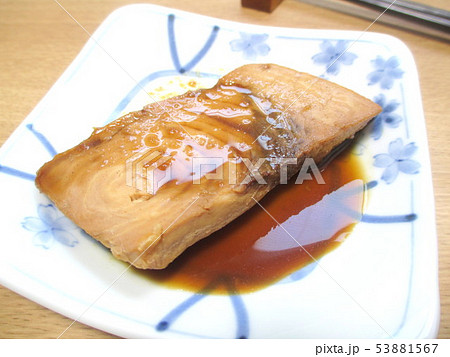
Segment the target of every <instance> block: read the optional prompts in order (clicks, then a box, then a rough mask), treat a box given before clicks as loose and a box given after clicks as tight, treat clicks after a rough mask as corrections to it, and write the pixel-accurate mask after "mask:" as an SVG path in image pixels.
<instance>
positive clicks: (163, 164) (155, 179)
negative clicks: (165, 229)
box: [126, 150, 325, 195]
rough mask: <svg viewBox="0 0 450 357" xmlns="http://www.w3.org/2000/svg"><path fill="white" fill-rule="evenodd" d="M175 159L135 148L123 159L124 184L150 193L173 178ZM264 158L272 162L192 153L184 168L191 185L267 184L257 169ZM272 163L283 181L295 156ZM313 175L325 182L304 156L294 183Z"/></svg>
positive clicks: (285, 181)
mask: <svg viewBox="0 0 450 357" xmlns="http://www.w3.org/2000/svg"><path fill="white" fill-rule="evenodd" d="M175 160H176V158H175V157H173V156H171V155H168V154H166V153H162V152H160V151H157V150H156V151H155V150H146V151H142V152H138V153H137V154H135V155H133V156H132V157H131V158H129V159H128V160H127V161H126V184H127V185H128V186H130V187H134V188H135V189H137V190H139V191H143V192H146V193H149V194H152V195H154V194H155V193H156V191H157V190H158V189H159V188H160V187H161V186H163V185H164V184H165V183H167V182H169V181H171V180H172V179H173V178H174V177H173V175H172V173H173V172H172V169H173V161H175ZM266 162H269V163H270V162H273V159H271V158H259V159H258V160H257V161H256V162H252V161H251V160H250V159H247V158H239V159H227V160H226V161H225V160H224V158H222V157H192V160H191V161H190V162H189V164H188V165H191V167H190V168H188V172H190V175H189V178H188V180H190V181H192V184H194V185H198V184H200V183H201V181H202V179H203V180H204V179H206V180H222V181H224V182H227V183H228V184H230V185H246V184H248V183H250V182H252V181H256V182H257V183H258V184H260V185H267V182H266V180H265V179H264V177H263V175H261V172H260V170H261V168H262V167H263V165H264V164H265V163H266ZM225 163H227V164H228V170H226V173H225V172H224V171H225V170H224V169H223V168H224V164H225ZM184 164H186V163H184ZM242 164H243V165H242ZM276 164H277V167H278V170H277V171H278V172H279V179H280V184H287V182H288V179H289V178H288V166H289V165H297V159H296V158H281V159H277V160H276ZM240 170H245V171H246V172H245V171H244V175H242V171H241V172H240V173H241V174H240V175H238V171H240ZM225 176H227V177H225ZM238 176H239V177H241V179H240V180H238ZM313 176H314V178H313ZM242 177H243V178H242ZM313 179H315V180H316V181H317V182H318V183H319V184H324V183H325V182H324V180H323V177H322V175H321V173H320V170H319V168H318V167H317V165H316V163H315V162H314V160H313V159H311V158H307V159H305V160H304V161H303V163H302V166H301V168H300V171H299V173H298V175H297V178H296V181H295V183H296V184H301V183H303V181H307V180H313Z"/></svg>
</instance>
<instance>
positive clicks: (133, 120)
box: [36, 64, 381, 269]
mask: <svg viewBox="0 0 450 357" xmlns="http://www.w3.org/2000/svg"><path fill="white" fill-rule="evenodd" d="M380 111H381V108H380V107H379V106H378V105H377V104H375V103H373V102H372V101H371V100H369V99H367V98H364V97H363V96H361V95H359V94H357V93H355V92H353V91H351V90H349V89H346V88H343V87H341V86H339V85H337V84H335V83H332V82H329V81H327V80H324V79H322V78H318V77H315V76H312V75H310V74H307V73H301V72H297V71H295V70H293V69H289V68H286V67H282V66H278V65H275V64H249V65H244V66H242V67H239V68H237V69H235V70H234V71H232V72H230V73H228V74H227V75H225V76H224V77H222V78H221V79H219V81H218V82H217V84H216V85H215V86H214V87H212V88H210V89H199V90H194V91H188V92H186V93H185V94H182V95H179V96H176V97H172V98H169V99H165V100H162V101H160V102H156V103H151V104H149V105H147V106H145V107H144V108H143V109H142V110H139V111H136V112H132V113H129V114H126V115H124V116H122V117H121V118H119V119H117V120H115V121H113V122H112V123H110V124H108V125H106V126H104V127H102V128H95V129H94V131H93V133H92V135H91V136H90V137H89V138H88V139H86V140H84V141H83V142H81V143H80V144H79V145H77V146H75V147H73V148H72V149H69V150H67V151H65V152H63V153H60V154H58V155H56V156H55V157H54V158H53V160H51V161H50V162H48V163H46V164H44V165H43V166H42V167H41V168H40V169H39V171H38V173H37V177H36V185H37V187H38V188H39V190H40V191H41V192H42V193H44V194H46V195H47V196H48V197H49V198H50V199H51V200H52V201H53V202H54V203H55V205H56V206H57V207H58V208H59V209H60V210H61V212H63V213H64V214H65V215H66V216H67V217H69V218H70V219H71V220H72V221H73V222H74V223H76V224H77V225H78V226H79V227H81V228H82V229H83V230H85V231H86V232H87V233H88V234H89V235H91V236H92V237H93V238H95V239H96V240H98V241H100V242H101V243H102V244H103V245H105V246H107V247H109V248H110V249H111V252H112V254H113V255H114V256H115V257H117V258H118V259H121V260H123V261H126V262H128V263H130V264H132V265H133V266H135V267H138V268H142V269H163V268H165V267H167V266H168V265H169V264H170V263H171V262H172V261H173V260H174V259H175V258H176V257H178V256H179V255H180V254H181V253H182V252H183V251H184V250H186V249H187V248H188V247H189V246H191V245H193V244H194V243H196V242H198V241H199V240H201V239H203V238H205V237H207V236H208V235H210V234H211V233H213V232H215V231H217V230H219V229H220V228H222V227H224V226H225V225H226V224H228V223H229V222H231V221H232V220H234V219H235V218H237V217H238V216H240V215H241V214H242V213H244V212H245V211H247V210H248V209H250V208H251V207H252V206H254V205H255V203H256V202H257V201H259V200H260V199H262V198H263V197H264V195H265V194H266V193H267V192H269V191H270V190H271V189H272V188H273V187H275V186H276V185H277V184H278V183H279V182H280V180H282V179H283V178H284V179H286V178H289V177H291V176H292V175H294V174H295V173H296V172H298V171H299V170H300V168H301V165H302V163H303V162H304V161H305V160H306V159H312V160H314V162H316V163H319V162H320V161H321V160H322V159H323V158H324V157H326V156H327V154H329V153H330V152H331V151H332V149H333V148H334V147H336V146H337V145H339V144H340V143H342V142H343V141H344V140H346V139H349V138H352V137H353V136H354V135H355V133H356V132H358V131H359V130H361V129H362V128H363V127H364V126H365V125H366V124H367V123H368V122H369V121H370V119H371V118H373V117H374V116H376V115H377V114H379V113H380Z"/></svg>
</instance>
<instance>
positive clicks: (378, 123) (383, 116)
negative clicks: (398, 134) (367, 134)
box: [371, 94, 402, 140]
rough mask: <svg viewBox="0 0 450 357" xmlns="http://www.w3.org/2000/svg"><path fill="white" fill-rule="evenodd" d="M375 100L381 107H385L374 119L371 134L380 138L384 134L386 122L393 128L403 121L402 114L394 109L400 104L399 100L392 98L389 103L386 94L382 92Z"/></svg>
mask: <svg viewBox="0 0 450 357" xmlns="http://www.w3.org/2000/svg"><path fill="white" fill-rule="evenodd" d="M374 101H375V103H377V104H378V105H379V106H380V107H381V108H383V111H382V112H381V113H380V114H378V115H377V116H376V117H375V119H374V120H373V121H372V128H371V131H372V134H371V135H372V137H373V138H374V139H375V140H378V139H379V138H381V135H382V134H383V125H384V124H386V125H387V126H389V127H391V128H397V127H398V125H399V124H400V122H401V121H402V118H401V117H400V115H398V114H395V113H394V111H395V110H396V109H397V108H398V106H399V105H400V104H399V103H398V102H396V101H394V100H391V101H390V102H389V103H387V101H386V97H385V96H384V94H380V95H378V96H377V97H375V99H374Z"/></svg>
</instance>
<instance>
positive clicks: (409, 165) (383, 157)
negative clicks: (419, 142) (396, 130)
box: [373, 138, 420, 184]
mask: <svg viewBox="0 0 450 357" xmlns="http://www.w3.org/2000/svg"><path fill="white" fill-rule="evenodd" d="M388 151H389V153H388V154H378V155H375V156H374V159H375V161H374V163H373V165H374V166H376V167H381V168H384V171H383V174H382V175H381V179H382V180H383V181H385V182H386V183H387V184H391V183H392V182H394V181H395V179H396V178H397V176H398V173H399V171H400V172H403V173H405V174H408V175H413V174H417V173H418V172H419V168H420V164H419V163H418V162H417V161H415V160H412V159H410V157H411V156H412V155H414V153H415V152H416V151H417V146H416V144H414V143H409V144H407V145H403V141H402V139H400V138H398V139H396V140H394V141H391V142H390V144H389V150H388Z"/></svg>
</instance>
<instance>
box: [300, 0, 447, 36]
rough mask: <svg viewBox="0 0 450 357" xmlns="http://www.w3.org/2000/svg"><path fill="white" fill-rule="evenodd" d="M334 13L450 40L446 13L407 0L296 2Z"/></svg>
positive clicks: (316, 0)
mask: <svg viewBox="0 0 450 357" xmlns="http://www.w3.org/2000/svg"><path fill="white" fill-rule="evenodd" d="M300 1H302V2H304V3H307V4H311V5H317V6H321V7H324V8H328V9H331V10H335V11H338V12H342V13H346V14H350V15H354V16H357V17H360V18H364V19H368V20H372V21H374V20H375V19H377V18H378V17H379V15H380V14H381V13H382V12H383V11H384V10H386V9H387V8H388V10H387V11H386V12H385V13H384V14H383V15H382V16H381V17H379V19H378V20H377V22H380V23H384V24H388V25H392V26H396V27H400V28H403V29H407V30H410V31H414V32H417V33H421V34H426V35H429V36H433V37H436V38H439V39H441V40H445V41H450V12H449V11H446V10H443V9H438V8H435V7H431V6H428V5H423V4H419V3H416V2H412V1H407V0H397V1H395V2H394V4H392V2H393V0H300Z"/></svg>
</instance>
